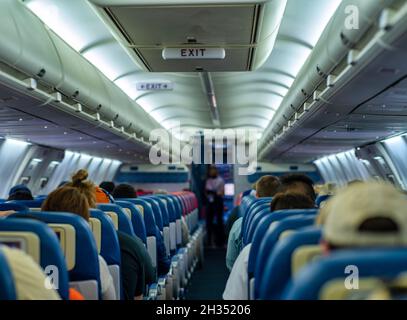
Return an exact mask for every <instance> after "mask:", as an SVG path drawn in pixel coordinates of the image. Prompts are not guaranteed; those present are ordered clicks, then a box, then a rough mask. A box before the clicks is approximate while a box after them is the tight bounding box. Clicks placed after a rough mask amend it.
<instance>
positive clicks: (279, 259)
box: [256, 227, 322, 300]
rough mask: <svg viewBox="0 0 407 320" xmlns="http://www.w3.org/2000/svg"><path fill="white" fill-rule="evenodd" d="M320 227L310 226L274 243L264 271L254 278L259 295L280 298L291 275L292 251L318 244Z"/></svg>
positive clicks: (266, 297)
mask: <svg viewBox="0 0 407 320" xmlns="http://www.w3.org/2000/svg"><path fill="white" fill-rule="evenodd" d="M321 234H322V232H321V229H320V228H315V227H310V228H304V229H300V230H298V231H297V232H294V233H293V234H291V235H289V236H287V237H285V238H283V239H281V240H279V241H278V243H277V244H276V245H275V247H274V249H273V250H272V252H271V254H270V256H269V258H268V259H267V261H266V265H265V267H264V273H263V274H262V275H260V278H259V279H257V278H256V282H258V284H259V286H260V290H259V292H260V297H264V298H265V299H267V300H275V299H280V298H281V294H282V293H283V290H284V288H285V286H286V285H287V283H288V282H289V281H290V280H291V277H292V268H291V265H292V257H293V254H294V252H295V251H296V250H297V249H298V248H301V247H302V246H305V245H315V244H318V243H319V241H320V239H321Z"/></svg>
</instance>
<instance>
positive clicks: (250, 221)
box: [242, 202, 270, 246]
mask: <svg viewBox="0 0 407 320" xmlns="http://www.w3.org/2000/svg"><path fill="white" fill-rule="evenodd" d="M263 211H266V212H270V203H269V202H266V203H262V204H259V205H257V206H255V208H253V209H252V210H250V213H249V216H248V217H247V219H246V225H245V226H244V230H243V225H242V236H243V246H246V245H247V244H249V243H250V240H249V231H250V229H251V228H252V226H253V225H254V221H255V218H256V217H257V216H258V215H259V214H261V213H262V212H263Z"/></svg>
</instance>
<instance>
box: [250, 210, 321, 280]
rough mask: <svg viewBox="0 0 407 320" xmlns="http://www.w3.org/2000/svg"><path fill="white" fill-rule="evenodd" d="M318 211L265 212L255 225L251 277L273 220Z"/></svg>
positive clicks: (251, 250)
mask: <svg viewBox="0 0 407 320" xmlns="http://www.w3.org/2000/svg"><path fill="white" fill-rule="evenodd" d="M316 213H317V210H316V209H309V210H308V209H307V210H303V209H298V210H281V211H275V212H267V211H265V212H264V216H263V217H262V219H261V220H260V221H259V223H258V224H257V225H256V226H255V230H254V232H253V241H252V242H251V244H252V247H251V249H250V255H249V262H248V266H247V269H248V273H249V278H252V277H254V271H255V268H256V259H257V256H258V254H259V250H260V245H261V243H262V241H263V238H264V236H265V234H266V232H267V230H268V229H269V227H270V225H271V224H272V223H273V222H276V221H281V220H283V219H285V218H288V217H291V216H296V215H304V214H305V215H307V214H310V215H315V214H316Z"/></svg>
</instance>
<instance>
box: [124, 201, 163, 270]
mask: <svg viewBox="0 0 407 320" xmlns="http://www.w3.org/2000/svg"><path fill="white" fill-rule="evenodd" d="M122 201H128V202H131V203H133V204H134V205H136V206H141V207H142V208H143V219H144V225H145V227H146V235H147V251H148V254H149V255H150V258H151V261H152V264H153V267H154V268H157V239H156V227H157V226H156V223H155V218H154V214H153V209H152V207H151V204H150V203H148V202H147V201H145V200H144V199H142V197H140V198H128V199H122Z"/></svg>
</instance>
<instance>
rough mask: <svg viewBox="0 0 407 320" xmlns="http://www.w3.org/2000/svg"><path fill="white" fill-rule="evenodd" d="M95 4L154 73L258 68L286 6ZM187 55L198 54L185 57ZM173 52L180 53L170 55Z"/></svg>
mask: <svg viewBox="0 0 407 320" xmlns="http://www.w3.org/2000/svg"><path fill="white" fill-rule="evenodd" d="M91 2H93V3H94V4H95V5H96V6H98V7H99V8H100V10H101V11H102V12H103V13H104V15H105V17H106V21H107V22H108V23H109V24H110V27H111V28H112V29H113V30H114V31H115V32H117V33H118V34H120V36H122V37H123V39H125V41H126V42H127V43H126V45H127V46H128V47H129V50H134V53H135V54H136V55H137V56H138V58H139V59H140V60H141V61H142V62H143V64H144V66H145V67H146V69H147V70H149V71H154V72H175V71H177V72H193V71H200V70H204V71H250V70H254V69H257V68H259V67H260V66H261V65H262V64H263V63H264V62H265V61H266V59H267V58H268V56H269V55H270V53H271V51H272V49H273V47H274V42H275V40H276V37H277V33H278V29H279V26H280V22H281V20H282V17H283V13H284V10H285V6H286V0H267V1H264V0H263V1H260V0H257V1H253V0H251V1H245V2H242V1H236V2H234V3H230V4H219V3H215V2H214V1H137V0H134V1H129V0H127V1H113V0H112V1H107V0H93V1H91ZM168 28H171V32H170V33H169V32H166V30H167V29H168ZM183 50H185V52H186V53H196V54H182V52H184V51H183ZM173 51H174V52H176V53H177V52H180V54H175V55H174V54H171V55H169V53H170V52H172V53H174V52H173ZM215 51H216V52H215ZM205 52H206V53H207V54H205ZM218 52H219V53H221V54H217V53H218ZM209 53H211V54H209ZM171 57H172V58H176V59H170V58H171Z"/></svg>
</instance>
